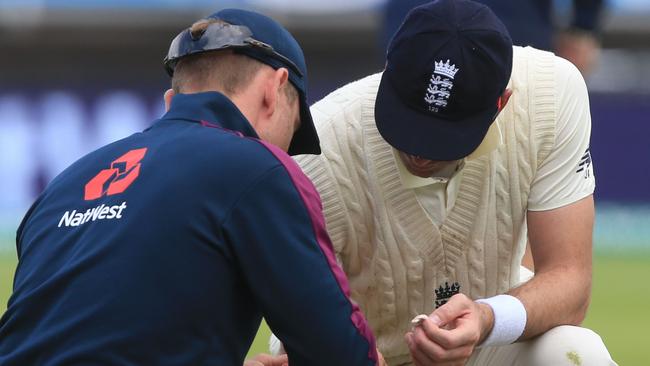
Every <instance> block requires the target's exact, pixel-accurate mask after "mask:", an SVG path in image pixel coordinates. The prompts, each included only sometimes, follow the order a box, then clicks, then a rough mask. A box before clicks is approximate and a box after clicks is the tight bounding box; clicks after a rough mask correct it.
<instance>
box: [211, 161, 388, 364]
mask: <svg viewBox="0 0 650 366" xmlns="http://www.w3.org/2000/svg"><path fill="white" fill-rule="evenodd" d="M276 155H277V154H276ZM281 160H284V161H283V164H281V165H278V166H277V167H275V168H273V169H271V170H270V171H268V172H267V173H266V174H264V175H263V176H262V177H260V178H259V179H258V180H257V182H256V183H255V184H253V186H252V187H250V189H248V190H247V192H246V194H244V195H242V197H241V199H240V200H239V201H238V202H237V203H236V205H235V206H234V207H233V208H232V210H231V212H230V214H229V215H228V217H227V218H226V220H225V221H224V224H223V231H224V235H225V237H226V239H227V240H228V241H229V242H230V243H231V246H232V248H233V250H234V252H235V255H236V257H237V262H238V263H239V264H240V266H241V271H242V275H243V276H244V278H245V280H246V282H247V284H248V285H249V287H250V289H251V292H252V293H253V297H254V298H255V299H256V301H257V305H258V306H259V307H260V309H261V311H262V314H263V316H264V317H265V318H266V321H267V323H268V324H269V326H270V328H271V330H272V331H273V332H274V333H275V334H276V335H277V336H278V338H280V340H281V341H282V343H283V344H284V347H285V349H286V351H287V354H288V355H289V360H290V364H291V365H292V366H299V365H350V366H354V365H374V364H375V363H376V358H377V355H376V346H375V341H374V338H373V336H372V334H371V332H370V329H369V327H368V325H367V323H366V320H365V319H364V317H363V315H362V314H361V312H360V310H359V308H358V306H357V305H356V304H354V303H353V302H352V301H351V300H350V294H349V286H348V282H347V279H346V278H345V275H344V274H343V271H342V270H341V268H340V267H339V266H338V265H337V263H336V259H335V257H334V253H333V249H332V244H331V242H330V240H329V237H328V236H327V233H326V230H325V224H324V219H323V216H322V212H321V203H320V199H319V196H318V193H317V192H316V190H315V189H314V187H313V185H312V184H311V182H310V181H309V180H308V179H307V178H306V177H305V175H304V174H302V172H301V171H300V169H299V168H298V166H297V165H296V164H295V163H293V161H292V160H291V159H290V158H289V157H288V156H286V158H285V159H281Z"/></svg>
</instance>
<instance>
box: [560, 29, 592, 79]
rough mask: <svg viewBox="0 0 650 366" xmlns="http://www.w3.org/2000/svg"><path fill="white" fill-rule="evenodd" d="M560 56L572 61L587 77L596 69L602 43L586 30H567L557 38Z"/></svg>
mask: <svg viewBox="0 0 650 366" xmlns="http://www.w3.org/2000/svg"><path fill="white" fill-rule="evenodd" d="M555 52H556V53H557V55H558V56H560V57H562V58H565V59H567V60H569V61H571V62H572V63H573V64H574V65H575V66H576V67H577V68H578V70H580V72H581V73H582V76H583V77H587V75H589V73H590V72H591V71H592V70H593V69H594V67H595V65H596V62H597V61H598V56H599V54H600V45H599V44H598V41H597V40H596V37H594V35H593V34H591V33H589V32H586V31H577V30H574V31H567V32H562V33H560V34H558V36H557V39H556V40H555Z"/></svg>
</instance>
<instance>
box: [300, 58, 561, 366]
mask: <svg viewBox="0 0 650 366" xmlns="http://www.w3.org/2000/svg"><path fill="white" fill-rule="evenodd" d="M553 57H554V56H553V55H552V54H550V53H547V52H543V51H538V50H535V49H532V48H519V47H515V51H514V62H513V73H512V78H511V81H510V85H509V87H510V88H511V89H513V91H514V93H513V95H512V97H511V99H510V102H509V103H508V105H507V106H506V108H505V109H504V111H503V112H502V113H501V115H500V116H499V118H498V119H497V123H499V124H500V128H501V131H502V134H503V141H504V143H503V144H502V145H501V146H500V147H499V148H498V149H497V150H496V151H494V152H492V153H491V154H488V155H485V156H483V157H481V158H478V159H475V160H471V161H468V162H467V163H466V165H465V167H464V169H463V174H462V178H461V181H460V183H459V184H460V186H459V192H458V196H457V198H456V201H455V205H454V207H453V208H452V209H451V211H450V212H449V214H448V216H447V218H446V220H445V222H444V223H443V224H442V226H441V227H440V228H438V226H437V225H434V224H433V222H432V221H431V220H430V219H429V217H428V216H427V214H426V213H425V211H424V210H423V208H422V207H421V205H420V204H419V202H418V200H417V198H416V196H415V194H414V192H413V190H410V189H406V188H404V187H403V186H402V184H401V181H400V178H399V174H398V170H397V166H396V163H395V157H394V155H393V153H392V150H391V147H390V145H388V144H387V143H386V142H385V141H384V140H383V139H382V137H381V136H380V134H379V133H378V131H377V128H376V126H375V120H374V104H375V97H376V94H377V89H378V86H379V81H380V78H381V74H375V75H371V76H368V77H366V78H364V79H362V80H359V81H356V82H354V83H351V84H348V85H347V86H345V87H343V88H341V89H339V90H337V91H335V92H334V93H332V94H330V95H329V96H327V97H326V98H325V99H324V100H322V101H321V102H318V103H316V104H315V105H314V106H313V107H312V114H313V117H314V121H315V123H316V127H317V130H318V133H319V135H320V137H321V146H322V150H323V154H322V155H320V156H314V155H310V156H301V157H298V158H297V161H298V162H299V164H300V165H301V167H302V168H303V170H304V171H305V173H306V174H307V175H308V176H309V177H310V178H311V179H312V181H313V182H314V184H315V185H316V187H317V189H318V191H319V193H320V195H321V198H322V201H323V206H324V214H325V218H326V222H327V229H328V232H329V234H330V236H331V239H332V242H333V244H334V248H335V251H336V253H337V255H338V258H339V261H340V263H341V265H342V266H343V268H344V270H345V273H346V274H347V275H348V278H349V280H350V286H351V290H352V298H353V299H354V300H355V301H357V302H358V304H359V305H360V307H361V309H362V310H363V312H364V314H365V315H366V317H367V319H368V321H369V323H370V325H371V327H372V329H373V332H374V333H375V336H376V338H377V344H378V347H379V349H380V350H381V351H382V353H383V355H384V357H386V359H387V361H388V362H389V363H390V364H400V363H402V362H408V361H409V356H408V349H407V347H406V344H405V342H404V338H403V337H404V334H405V333H406V332H407V331H408V330H409V329H410V326H411V325H410V320H411V319H412V318H413V317H414V316H415V315H417V314H422V313H427V314H428V313H430V312H432V311H433V310H434V300H435V295H434V290H435V289H437V288H438V287H439V286H441V285H443V286H444V284H445V282H449V283H450V284H451V283H454V282H458V283H459V284H460V292H462V293H464V294H466V295H468V296H470V297H471V298H480V297H487V296H493V295H495V294H498V293H503V292H505V291H507V290H508V289H510V288H511V287H512V286H513V285H514V284H516V283H517V282H518V279H519V265H520V262H521V258H522V256H523V252H524V249H525V248H524V246H525V242H526V240H525V237H526V235H527V234H526V205H527V199H528V194H529V191H530V184H531V181H532V179H533V177H534V175H535V172H536V169H537V167H538V166H539V165H540V163H541V162H542V161H544V159H545V158H546V157H547V156H548V154H549V153H550V151H551V149H552V147H553V144H554V132H555V110H556V109H555V103H556V100H555V89H554V86H555V82H556V81H555V80H554V78H555V74H554V69H553V65H554V59H553Z"/></svg>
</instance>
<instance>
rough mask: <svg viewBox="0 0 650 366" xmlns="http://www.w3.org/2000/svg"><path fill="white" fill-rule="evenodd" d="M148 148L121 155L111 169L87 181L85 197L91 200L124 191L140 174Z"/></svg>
mask: <svg viewBox="0 0 650 366" xmlns="http://www.w3.org/2000/svg"><path fill="white" fill-rule="evenodd" d="M146 153H147V148H146V147H145V148H142V149H135V150H131V151H129V152H127V153H126V154H124V155H122V156H120V157H119V158H117V159H116V160H115V161H113V162H112V163H111V168H110V169H104V170H102V171H100V172H99V173H98V174H97V175H96V176H95V177H94V178H93V179H91V180H90V181H89V182H88V183H86V188H85V190H84V199H85V200H86V201H91V200H95V199H98V198H100V197H102V196H104V195H106V196H110V195H114V194H118V193H122V192H124V190H126V189H127V188H128V187H129V186H130V185H131V183H133V181H135V180H136V178H138V175H140V165H141V164H140V161H141V160H142V159H143V158H144V155H145V154H146Z"/></svg>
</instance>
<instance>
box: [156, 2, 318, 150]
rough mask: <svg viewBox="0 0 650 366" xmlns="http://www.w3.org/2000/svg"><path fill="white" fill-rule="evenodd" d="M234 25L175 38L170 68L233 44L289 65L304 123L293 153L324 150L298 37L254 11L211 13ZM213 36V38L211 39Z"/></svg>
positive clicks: (275, 65)
mask: <svg viewBox="0 0 650 366" xmlns="http://www.w3.org/2000/svg"><path fill="white" fill-rule="evenodd" d="M208 19H218V20H222V21H223V22H225V23H228V24H231V25H233V26H241V27H231V28H230V29H228V28H226V27H223V26H217V27H222V30H223V31H219V29H218V28H216V30H214V31H213V30H211V29H210V28H208V31H206V33H205V34H204V35H203V36H202V38H203V39H202V38H199V39H193V38H192V37H191V35H190V33H189V31H188V30H186V31H184V32H183V33H181V34H179V36H178V37H177V39H175V40H174V42H172V45H171V47H170V51H169V54H168V56H167V58H166V59H165V65H166V66H167V69H168V72H169V73H170V74H172V73H173V68H174V66H175V64H176V62H177V61H178V60H179V59H181V58H183V57H185V56H188V55H191V54H196V53H200V52H207V51H214V50H219V49H226V48H230V49H233V50H234V51H235V52H237V53H240V54H244V55H246V56H249V57H252V58H254V59H256V60H258V61H260V62H263V63H265V64H267V65H269V66H271V67H273V68H274V69H279V68H282V67H284V68H286V69H287V70H288V71H289V81H290V82H291V84H293V86H294V87H295V88H296V90H297V91H298V94H299V99H300V101H299V104H300V122H301V123H300V127H299V128H298V130H297V131H296V132H295V133H294V135H293V138H292V140H291V144H290V146H289V151H288V153H289V154H290V155H297V154H320V152H321V150H320V141H319V139H318V134H317V133H316V129H315V128H314V122H313V120H312V117H311V113H310V111H309V105H308V104H307V66H306V63H305V56H304V54H303V52H302V49H301V48H300V45H299V44H298V42H297V41H296V40H295V38H294V37H293V36H292V35H291V33H289V31H287V30H286V29H285V28H284V27H283V26H282V25H280V24H279V23H278V22H276V21H275V20H273V19H271V18H269V17H267V16H265V15H262V14H259V13H256V12H252V11H247V10H242V9H224V10H221V11H218V12H216V13H214V14H212V15H210V16H209V17H208ZM208 38H212V39H208Z"/></svg>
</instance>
